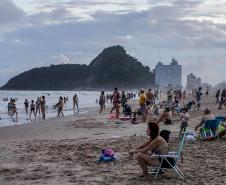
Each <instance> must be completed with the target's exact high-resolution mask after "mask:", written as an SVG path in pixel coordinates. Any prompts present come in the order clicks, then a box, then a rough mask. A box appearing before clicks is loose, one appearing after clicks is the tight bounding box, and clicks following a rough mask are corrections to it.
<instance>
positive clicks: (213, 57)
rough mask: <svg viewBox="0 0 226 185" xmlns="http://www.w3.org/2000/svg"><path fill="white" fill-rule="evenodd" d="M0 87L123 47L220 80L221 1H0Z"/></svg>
mask: <svg viewBox="0 0 226 185" xmlns="http://www.w3.org/2000/svg"><path fill="white" fill-rule="evenodd" d="M0 25H1V26H0V69H1V70H0V85H3V84H4V83H6V82H7V81H8V80H9V79H10V78H11V77H13V76H14V75H16V74H19V73H21V72H23V71H24V70H28V69H30V68H33V67H41V66H49V65H50V64H57V63H76V64H78V63H79V64H83V63H85V64H89V63H90V61H91V60H92V59H93V58H94V57H95V56H96V55H97V54H98V53H100V52H101V51H102V50H103V49H104V48H105V47H108V46H112V45H122V46H124V48H125V49H126V50H127V53H129V54H130V55H132V56H134V57H136V58H137V59H138V60H139V61H141V62H142V63H143V64H144V65H148V66H150V68H151V69H153V68H154V66H155V65H156V63H157V62H158V61H161V62H162V63H165V64H168V63H170V61H171V58H172V57H173V56H174V57H175V58H176V60H178V61H179V63H180V64H182V65H183V82H184V83H185V80H186V75H187V74H189V73H190V72H193V73H194V74H196V75H198V76H200V77H201V78H202V80H203V81H204V82H209V83H212V84H215V83H217V82H219V81H223V80H226V0H0Z"/></svg>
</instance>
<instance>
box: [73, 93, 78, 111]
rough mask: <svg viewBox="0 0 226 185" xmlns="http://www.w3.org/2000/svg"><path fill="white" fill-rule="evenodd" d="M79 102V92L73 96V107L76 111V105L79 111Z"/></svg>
mask: <svg viewBox="0 0 226 185" xmlns="http://www.w3.org/2000/svg"><path fill="white" fill-rule="evenodd" d="M78 102H79V99H78V96H77V94H75V95H74V96H73V109H74V111H75V106H76V108H77V113H78V112H79V108H78Z"/></svg>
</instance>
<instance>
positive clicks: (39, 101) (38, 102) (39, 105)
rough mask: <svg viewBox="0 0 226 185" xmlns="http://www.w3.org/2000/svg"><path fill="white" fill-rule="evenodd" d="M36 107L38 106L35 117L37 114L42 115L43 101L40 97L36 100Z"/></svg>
mask: <svg viewBox="0 0 226 185" xmlns="http://www.w3.org/2000/svg"><path fill="white" fill-rule="evenodd" d="M35 105H36V112H35V115H37V113H39V114H41V100H40V98H39V97H38V99H37V100H36V102H35Z"/></svg>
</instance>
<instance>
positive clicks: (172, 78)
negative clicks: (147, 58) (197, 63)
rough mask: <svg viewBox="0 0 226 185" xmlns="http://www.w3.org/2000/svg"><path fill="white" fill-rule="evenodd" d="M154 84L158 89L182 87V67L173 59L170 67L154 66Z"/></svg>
mask: <svg viewBox="0 0 226 185" xmlns="http://www.w3.org/2000/svg"><path fill="white" fill-rule="evenodd" d="M155 84H156V85H158V86H159V87H169V86H171V87H182V66H181V65H178V62H177V61H176V60H175V59H174V58H173V59H172V62H171V63H170V65H163V64H162V63H161V62H159V63H158V64H157V65H156V66H155Z"/></svg>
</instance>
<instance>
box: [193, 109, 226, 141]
mask: <svg viewBox="0 0 226 185" xmlns="http://www.w3.org/2000/svg"><path fill="white" fill-rule="evenodd" d="M199 127H201V129H200V136H201V138H202V139H203V140H211V139H214V138H216V137H217V138H219V137H222V136H224V135H225V134H226V126H225V124H221V121H220V119H216V118H215V116H214V115H213V114H211V111H210V110H209V109H208V108H207V109H205V110H204V115H203V118H202V120H201V122H200V124H199V125H197V126H196V127H195V130H197V129H198V128H199Z"/></svg>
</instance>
